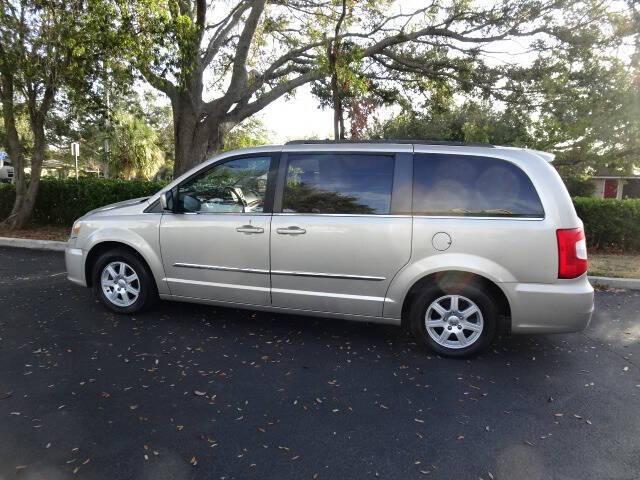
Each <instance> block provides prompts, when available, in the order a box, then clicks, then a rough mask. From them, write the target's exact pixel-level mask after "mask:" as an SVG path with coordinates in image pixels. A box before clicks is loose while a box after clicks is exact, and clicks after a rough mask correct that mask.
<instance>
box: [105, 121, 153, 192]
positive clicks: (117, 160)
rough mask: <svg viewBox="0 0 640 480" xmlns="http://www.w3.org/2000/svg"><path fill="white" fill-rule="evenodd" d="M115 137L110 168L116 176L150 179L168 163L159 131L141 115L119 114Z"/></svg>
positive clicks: (114, 130) (127, 178) (115, 125)
mask: <svg viewBox="0 0 640 480" xmlns="http://www.w3.org/2000/svg"><path fill="white" fill-rule="evenodd" d="M112 139H113V142H112V147H111V155H110V158H109V168H110V171H111V172H112V173H113V175H114V176H117V177H121V178H124V179H126V180H131V179H133V178H144V179H146V180H150V179H151V178H153V176H154V175H155V174H156V173H157V171H158V169H159V168H160V167H161V166H162V164H163V163H164V162H165V157H164V153H163V152H162V150H161V149H160V147H159V146H158V143H159V137H158V133H157V131H156V130H155V129H154V128H152V127H151V126H150V125H149V124H148V123H147V122H146V121H145V120H144V119H142V118H140V117H138V116H135V115H133V114H131V113H128V112H118V113H116V115H115V118H114V128H113V136H112Z"/></svg>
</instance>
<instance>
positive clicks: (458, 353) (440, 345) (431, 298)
mask: <svg viewBox="0 0 640 480" xmlns="http://www.w3.org/2000/svg"><path fill="white" fill-rule="evenodd" d="M409 315H410V319H409V320H410V325H411V330H412V332H413V334H414V336H415V337H416V338H417V339H418V340H419V341H420V342H422V343H424V344H425V345H427V346H428V347H429V348H430V349H431V350H433V351H435V352H437V353H439V354H441V355H445V356H449V357H465V356H469V355H474V354H476V353H478V352H480V351H481V350H483V349H485V348H486V347H487V346H488V345H489V344H490V343H491V341H492V340H493V338H494V336H495V332H496V325H497V321H498V310H497V308H496V306H495V304H494V302H493V300H492V299H491V297H490V296H489V295H488V294H487V292H485V291H484V290H483V289H482V288H480V287H478V286H476V285H473V284H470V285H458V284H451V285H446V286H440V285H432V286H430V287H428V288H426V289H425V290H424V291H423V292H422V293H421V294H420V295H418V296H417V298H416V299H415V301H414V303H413V305H412V308H411V311H410V314H409Z"/></svg>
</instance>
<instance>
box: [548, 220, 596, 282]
mask: <svg viewBox="0 0 640 480" xmlns="http://www.w3.org/2000/svg"><path fill="white" fill-rule="evenodd" d="M556 234H557V237H558V278H576V277H579V276H580V275H582V274H583V273H585V272H586V271H587V267H588V262H587V242H586V240H585V238H584V231H583V230H582V228H567V229H562V230H557V231H556Z"/></svg>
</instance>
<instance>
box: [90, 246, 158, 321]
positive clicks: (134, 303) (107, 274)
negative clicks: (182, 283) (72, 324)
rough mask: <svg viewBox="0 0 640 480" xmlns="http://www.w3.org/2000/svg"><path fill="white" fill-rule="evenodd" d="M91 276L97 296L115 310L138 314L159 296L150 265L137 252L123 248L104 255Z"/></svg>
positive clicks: (94, 292)
mask: <svg viewBox="0 0 640 480" xmlns="http://www.w3.org/2000/svg"><path fill="white" fill-rule="evenodd" d="M92 279H93V294H94V296H95V297H96V298H97V299H98V300H100V302H102V304H103V305H104V306H106V307H107V308H108V309H109V310H111V311H112V312H115V313H122V314H131V313H139V312H142V311H144V310H147V309H148V308H150V307H151V306H152V305H153V304H154V303H155V302H156V301H157V299H158V290H157V288H156V284H155V280H154V279H153V275H152V274H151V271H150V270H149V267H147V265H146V264H145V263H144V262H143V261H142V260H141V259H140V258H139V257H138V256H137V255H135V254H134V253H132V252H130V251H128V250H126V249H123V248H116V249H113V250H108V251H106V252H104V253H103V254H101V255H100V256H99V257H98V259H97V260H96V261H95V263H94V264H93V271H92ZM103 280H104V282H103ZM105 284H109V285H111V286H110V287H109V286H106V285H105ZM136 291H137V294H136V293H135V292H136ZM108 292H111V293H110V294H108Z"/></svg>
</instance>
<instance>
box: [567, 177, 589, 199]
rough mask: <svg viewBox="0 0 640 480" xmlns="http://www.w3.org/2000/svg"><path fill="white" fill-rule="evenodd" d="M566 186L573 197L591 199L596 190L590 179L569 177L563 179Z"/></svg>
mask: <svg viewBox="0 0 640 480" xmlns="http://www.w3.org/2000/svg"><path fill="white" fill-rule="evenodd" d="M563 180H564V184H565V185H566V187H567V190H569V195H571V196H572V197H590V196H591V195H593V192H594V191H595V189H596V186H595V185H594V183H593V181H592V180H591V179H590V178H581V177H575V176H574V177H567V178H563Z"/></svg>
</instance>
